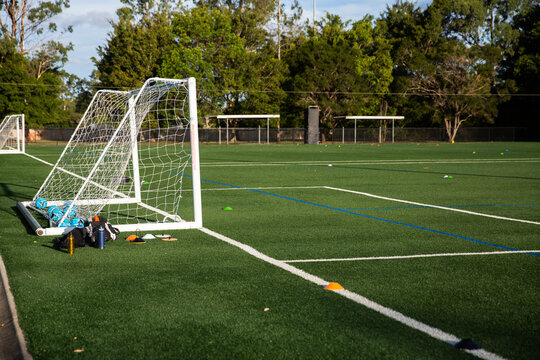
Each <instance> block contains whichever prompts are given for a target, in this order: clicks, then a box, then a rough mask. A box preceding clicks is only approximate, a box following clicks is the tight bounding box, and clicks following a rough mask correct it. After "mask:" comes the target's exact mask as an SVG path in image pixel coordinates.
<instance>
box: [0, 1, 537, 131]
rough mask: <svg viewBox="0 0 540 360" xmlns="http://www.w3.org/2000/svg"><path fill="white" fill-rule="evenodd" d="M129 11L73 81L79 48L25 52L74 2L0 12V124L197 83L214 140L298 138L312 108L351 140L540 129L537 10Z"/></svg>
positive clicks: (56, 116) (139, 4)
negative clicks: (431, 131)
mask: <svg viewBox="0 0 540 360" xmlns="http://www.w3.org/2000/svg"><path fill="white" fill-rule="evenodd" d="M121 2H122V5H123V6H122V7H121V8H120V9H118V10H117V15H118V20H117V21H114V22H111V25H112V31H111V32H110V33H109V36H108V38H107V40H106V43H105V44H103V45H102V46H99V47H98V49H97V55H96V57H95V58H93V62H94V64H95V70H94V72H93V74H92V76H91V78H90V79H78V78H77V77H75V76H74V75H71V74H67V73H66V72H65V71H63V70H62V66H63V64H65V62H66V61H67V59H68V56H69V51H70V50H71V48H72V45H71V44H69V45H64V44H61V43H59V42H55V41H41V42H37V41H36V44H34V45H35V46H34V47H33V48H32V49H30V48H29V45H28V44H30V43H31V40H35V39H36V38H38V37H39V35H42V34H47V33H52V32H56V31H70V30H71V29H69V28H68V29H57V27H56V25H55V24H54V23H53V22H52V20H53V19H54V16H55V15H57V14H59V13H60V12H61V11H62V9H64V8H65V7H67V6H69V1H68V0H57V1H38V2H35V1H34V2H29V1H28V0H22V1H15V0H3V1H2V3H1V4H0V12H1V14H2V18H1V23H0V28H1V30H2V37H1V39H0V113H2V114H7V113H14V112H24V113H26V114H27V115H28V116H27V118H28V120H29V122H30V125H31V126H43V125H49V126H50V125H53V126H70V125H73V124H74V123H75V122H76V121H77V120H78V119H79V118H80V116H81V114H82V113H83V112H84V109H85V107H86V106H87V104H88V103H89V101H90V99H91V97H92V94H93V93H94V92H95V91H96V90H97V89H101V88H109V89H110V88H112V89H133V88H137V87H140V86H141V85H142V83H143V82H144V80H145V79H147V78H149V77H154V76H159V77H174V78H185V77H190V76H193V77H195V78H196V79H197V81H198V105H199V112H200V114H199V115H200V116H199V118H200V121H201V126H215V123H213V122H212V121H211V118H210V116H211V115H218V114H255V113H279V114H281V119H280V124H279V125H280V126H286V127H303V126H304V122H305V120H304V112H305V110H306V109H307V108H308V106H313V105H314V106H318V107H319V108H320V121H321V125H322V128H323V129H324V131H326V133H327V134H328V133H331V132H332V131H333V129H335V128H336V127H338V126H339V127H341V126H351V124H348V123H346V122H345V120H344V119H343V116H346V115H396V114H397V115H404V116H405V119H406V120H405V123H404V124H403V125H407V126H417V127H430V126H442V127H444V128H445V129H446V131H447V134H448V138H449V140H453V139H454V138H455V137H456V134H457V132H458V129H459V128H460V126H462V125H464V126H467V125H476V126H477V125H491V124H495V125H498V126H529V127H530V126H538V125H537V121H538V120H539V117H540V106H539V105H540V95H539V94H540V46H538V44H540V5H539V3H538V2H537V1H535V0H454V1H445V0H433V1H432V2H431V3H430V4H428V5H427V6H423V7H419V6H417V5H416V4H415V3H414V2H409V1H401V0H398V1H396V2H395V3H393V4H389V5H387V7H386V10H385V11H383V12H382V13H381V14H380V15H379V16H378V17H374V16H372V15H367V16H365V17H363V18H362V19H358V20H354V21H345V20H343V19H342V18H340V17H339V16H338V15H335V14H331V13H326V14H325V16H324V17H323V18H322V19H319V20H318V21H316V22H315V23H313V22H312V21H307V20H302V19H303V17H302V11H303V10H302V8H301V7H300V5H299V4H298V1H297V0H291V1H287V4H284V3H285V1H281V0H273V1H270V0H195V1H193V2H189V3H188V2H184V1H175V2H173V1H166V0H121ZM32 6H33V7H32ZM22 19H26V21H22ZM13 84H18V85H17V86H14V85H13ZM251 125H256V123H255V120H254V123H253V124H251ZM376 125H377V126H379V125H382V126H383V127H384V126H385V125H386V124H384V121H382V122H381V124H376Z"/></svg>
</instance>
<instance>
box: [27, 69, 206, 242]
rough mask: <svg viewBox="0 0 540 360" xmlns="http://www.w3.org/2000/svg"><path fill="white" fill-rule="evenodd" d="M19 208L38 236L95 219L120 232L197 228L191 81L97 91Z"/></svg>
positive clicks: (163, 81)
mask: <svg viewBox="0 0 540 360" xmlns="http://www.w3.org/2000/svg"><path fill="white" fill-rule="evenodd" d="M18 206H19V208H20V209H21V211H22V212H23V214H24V215H25V217H26V218H27V219H28V220H29V222H30V224H32V227H33V228H34V229H35V231H36V233H37V234H38V235H59V234H64V233H68V232H69V231H71V229H72V228H73V227H76V226H80V225H81V224H82V223H84V221H86V220H91V219H93V217H94V216H95V215H98V216H99V217H100V218H101V217H104V218H106V219H108V220H109V222H110V223H111V224H112V225H113V226H115V227H117V228H119V229H120V231H159V230H173V229H188V228H198V227H202V208H201V186H200V167H199V140H198V125H197V103H196V84H195V79H194V78H189V79H182V80H177V79H160V78H152V79H149V80H147V81H146V82H145V83H144V85H143V86H142V88H140V89H137V90H132V91H110V90H100V91H98V92H97V93H96V95H95V96H94V98H93V99H92V102H91V103H90V105H89V107H88V109H87V110H86V112H85V114H84V116H83V118H82V119H81V121H80V123H79V125H78V127H77V129H76V130H75V132H74V133H73V135H72V137H71V139H70V140H69V142H68V144H67V145H66V147H65V149H64V151H63V153H62V155H61V156H60V158H59V159H58V161H57V163H56V165H55V166H54V168H53V169H52V171H51V172H50V174H49V176H48V177H47V178H46V180H45V181H44V183H43V185H42V186H41V188H40V189H39V191H38V192H37V193H36V195H35V196H34V198H33V200H32V201H28V202H22V203H19V204H18ZM43 219H45V220H43ZM44 222H45V223H44Z"/></svg>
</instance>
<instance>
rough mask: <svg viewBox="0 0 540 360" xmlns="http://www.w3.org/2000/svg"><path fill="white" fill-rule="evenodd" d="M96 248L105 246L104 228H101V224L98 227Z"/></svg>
mask: <svg viewBox="0 0 540 360" xmlns="http://www.w3.org/2000/svg"><path fill="white" fill-rule="evenodd" d="M97 233H98V235H97V237H98V248H99V249H103V248H104V247H105V229H104V228H103V226H101V225H100V226H99V229H98V232H97Z"/></svg>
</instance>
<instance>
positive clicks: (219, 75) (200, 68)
mask: <svg viewBox="0 0 540 360" xmlns="http://www.w3.org/2000/svg"><path fill="white" fill-rule="evenodd" d="M259 6H261V8H259ZM268 9H273V7H271V6H269V5H268V4H267V2H264V1H199V2H198V3H197V6H195V7H193V8H190V9H184V10H183V11H180V12H179V13H177V14H176V16H175V17H174V19H173V23H172V36H173V39H174V43H173V45H172V46H171V48H170V51H169V52H168V54H167V55H166V56H165V61H164V64H163V72H162V74H163V75H164V76H174V77H186V76H195V77H196V78H197V79H198V80H199V85H198V88H199V89H200V90H201V91H200V94H201V96H200V102H199V104H200V108H201V113H202V114H204V115H206V116H208V115H212V114H222V113H225V114H235V113H236V114H238V113H244V114H245V113H259V112H264V113H267V112H272V113H275V112H279V103H280V99H281V97H282V96H283V91H282V90H281V81H282V77H283V68H282V64H281V63H280V62H279V61H278V59H276V55H275V54H276V52H275V49H276V47H275V43H274V42H273V41H272V39H271V34H270V33H269V32H267V31H266V30H265V29H264V25H265V23H264V21H267V20H268V16H267V15H265V14H267V11H268ZM259 10H260V11H259ZM261 14H262V15H261Z"/></svg>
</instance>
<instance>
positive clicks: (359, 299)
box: [200, 227, 504, 360]
mask: <svg viewBox="0 0 540 360" xmlns="http://www.w3.org/2000/svg"><path fill="white" fill-rule="evenodd" d="M200 230H201V231H202V232H204V233H206V234H208V235H210V236H213V237H215V238H216V239H219V240H222V241H224V242H226V243H228V244H230V245H232V246H236V247H237V248H240V249H241V250H243V251H245V252H247V253H248V254H250V255H252V256H254V257H256V258H258V259H260V260H263V261H266V262H267V263H270V264H272V265H274V266H277V267H279V268H281V269H283V270H285V271H288V272H290V273H292V274H294V275H296V276H299V277H301V278H302V279H304V280H307V281H310V282H312V283H314V284H316V285H319V286H326V285H328V284H329V283H330V282H328V281H326V280H324V279H321V278H320V277H318V276H315V275H312V274H309V273H307V272H305V271H303V270H300V269H298V268H296V267H294V266H292V265H289V264H287V263H285V262H284V261H281V260H276V259H274V258H272V257H270V256H268V255H265V254H263V253H261V252H260V251H258V250H256V249H254V248H252V247H251V246H248V245H246V244H243V243H241V242H239V241H236V240H233V239H231V238H229V237H227V236H225V235H222V234H219V233H216V232H215V231H212V230H210V229H207V228H204V227H203V228H201V229H200ZM335 293H336V294H338V295H341V296H344V297H346V298H347V299H350V300H352V301H354V302H356V303H358V304H361V305H363V306H365V307H367V308H369V309H371V310H374V311H376V312H378V313H379V314H382V315H384V316H386V317H389V318H391V319H393V320H396V321H398V322H400V323H402V324H404V325H406V326H408V327H410V328H413V329H415V330H418V331H421V332H423V333H424V334H426V335H429V336H431V337H433V338H435V339H437V340H440V341H444V342H446V343H448V344H450V345H452V346H453V345H455V344H456V343H457V342H459V341H460V339H459V338H458V337H457V336H455V335H453V334H449V333H447V332H444V331H442V330H440V329H438V328H435V327H432V326H429V325H427V324H424V323H422V322H420V321H418V320H415V319H413V318H410V317H408V316H406V315H404V314H402V313H400V312H398V311H395V310H392V309H390V308H388V307H385V306H383V305H380V304H378V303H376V302H374V301H371V300H369V299H367V298H365V297H363V296H361V295H359V294H356V293H354V292H352V291H349V290H339V291H335ZM463 351H465V352H468V353H469V354H471V355H474V356H476V357H478V358H480V359H486V360H503V359H504V358H503V357H501V356H499V355H497V354H494V353H491V352H488V351H486V350H483V349H479V350H463Z"/></svg>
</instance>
